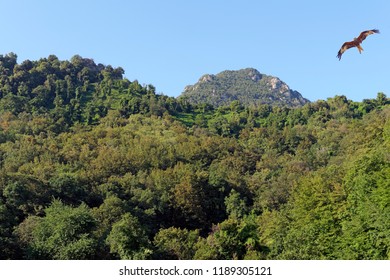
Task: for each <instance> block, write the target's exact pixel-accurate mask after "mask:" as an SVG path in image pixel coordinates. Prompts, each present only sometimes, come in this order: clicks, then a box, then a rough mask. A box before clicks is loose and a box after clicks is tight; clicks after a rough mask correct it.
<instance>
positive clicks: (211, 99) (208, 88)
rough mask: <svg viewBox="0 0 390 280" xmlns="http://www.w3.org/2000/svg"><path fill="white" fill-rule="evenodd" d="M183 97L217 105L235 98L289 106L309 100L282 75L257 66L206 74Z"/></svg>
mask: <svg viewBox="0 0 390 280" xmlns="http://www.w3.org/2000/svg"><path fill="white" fill-rule="evenodd" d="M179 98H186V100H188V101H189V102H190V103H193V104H201V103H209V104H212V105H213V106H216V107H218V106H222V105H229V104H230V103H231V102H232V101H234V100H238V101H240V102H241V103H242V104H244V105H251V104H254V105H259V104H270V105H277V106H287V107H299V106H302V105H304V104H306V103H307V102H309V100H307V99H305V98H303V97H302V95H301V94H300V93H299V92H298V91H294V90H291V89H290V88H289V86H288V85H287V84H286V83H284V82H283V81H282V80H280V79H279V78H277V77H273V76H268V75H265V74H261V73H260V72H259V71H258V70H256V69H253V68H246V69H241V70H237V71H231V70H226V71H223V72H221V73H218V74H216V75H210V74H206V75H203V76H202V77H200V79H199V80H198V82H197V83H196V84H194V85H189V86H186V87H185V88H184V91H183V93H182V94H181V95H180V97H179Z"/></svg>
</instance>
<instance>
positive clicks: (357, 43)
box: [337, 29, 379, 60]
mask: <svg viewBox="0 0 390 280" xmlns="http://www.w3.org/2000/svg"><path fill="white" fill-rule="evenodd" d="M374 33H379V30H378V29H372V30H367V31H363V32H362V33H360V35H359V37H357V38H354V39H353V41H351V42H345V43H344V44H343V45H342V46H341V49H340V50H339V52H338V54H337V57H338V58H339V60H340V59H341V56H342V55H343V53H344V52H345V51H346V50H348V49H349V48H353V47H357V48H358V50H359V53H362V50H363V48H362V47H361V46H360V44H361V43H362V42H363V40H364V39H366V38H367V36H368V35H371V34H374Z"/></svg>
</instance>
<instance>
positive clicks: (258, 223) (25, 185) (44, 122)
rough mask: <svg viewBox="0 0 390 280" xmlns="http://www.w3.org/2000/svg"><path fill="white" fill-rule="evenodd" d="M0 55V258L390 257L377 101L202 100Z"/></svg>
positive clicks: (96, 72) (97, 67)
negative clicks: (274, 102)
mask: <svg viewBox="0 0 390 280" xmlns="http://www.w3.org/2000/svg"><path fill="white" fill-rule="evenodd" d="M123 75H124V71H123V69H122V68H113V67H111V66H105V65H102V64H96V63H95V62H94V61H93V60H91V59H85V58H82V57H80V56H77V55H76V56H74V57H72V58H71V60H70V61H60V60H59V59H58V58H57V57H56V56H54V55H51V56H49V57H48V58H43V59H40V60H38V61H29V60H27V61H24V62H22V63H21V64H18V63H17V56H16V55H15V54H13V53H11V54H7V55H4V56H0V247H1V248H2V250H1V251H0V258H1V259H390V100H389V99H388V98H387V97H386V95H385V94H383V93H378V95H377V98H375V99H367V100H364V101H362V102H353V101H351V100H348V99H347V98H346V97H345V96H335V97H333V98H329V99H328V100H321V101H317V102H312V103H307V104H305V105H304V106H302V107H299V108H294V109H292V108H287V107H278V106H272V105H269V104H268V105H267V104H263V105H261V104H260V105H243V104H241V103H240V102H238V101H234V102H232V103H231V104H229V105H227V106H220V107H218V108H214V107H213V106H212V105H210V104H205V103H204V104H199V105H191V104H188V103H187V102H186V101H185V100H177V99H175V98H172V97H167V96H164V95H159V94H156V92H155V88H154V87H153V86H152V85H141V84H139V83H138V82H137V81H129V80H127V79H126V78H124V76H123Z"/></svg>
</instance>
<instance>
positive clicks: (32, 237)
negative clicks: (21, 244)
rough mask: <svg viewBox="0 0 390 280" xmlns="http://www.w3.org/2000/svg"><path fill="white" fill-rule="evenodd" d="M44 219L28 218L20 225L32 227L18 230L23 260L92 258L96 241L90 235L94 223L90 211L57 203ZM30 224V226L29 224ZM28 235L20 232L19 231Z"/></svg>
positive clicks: (83, 206)
mask: <svg viewBox="0 0 390 280" xmlns="http://www.w3.org/2000/svg"><path fill="white" fill-rule="evenodd" d="M45 214H46V215H45V216H44V217H35V216H30V217H28V218H27V220H26V221H25V222H24V224H26V223H28V224H30V225H32V226H29V227H20V228H19V231H18V232H19V236H20V238H21V240H25V241H26V240H27V241H28V244H27V252H26V255H27V258H29V259H57V260H71V259H74V260H81V259H91V258H93V256H94V254H95V250H96V244H97V242H96V240H95V239H94V237H93V235H92V232H93V230H94V228H95V226H96V221H95V219H94V218H93V216H92V213H91V210H90V209H89V208H88V207H87V206H86V205H85V204H82V205H80V206H79V207H77V208H73V207H71V206H67V205H65V204H63V203H62V202H61V201H59V200H54V201H53V203H52V204H51V205H50V206H49V207H48V208H46V209H45ZM32 221H34V222H33V223H31V222H32ZM23 228H24V229H26V228H27V229H30V230H31V231H27V232H26V231H23V230H22V229H23Z"/></svg>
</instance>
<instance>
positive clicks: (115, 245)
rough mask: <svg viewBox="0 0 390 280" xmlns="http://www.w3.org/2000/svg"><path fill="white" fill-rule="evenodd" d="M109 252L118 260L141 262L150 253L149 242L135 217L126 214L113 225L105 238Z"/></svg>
mask: <svg viewBox="0 0 390 280" xmlns="http://www.w3.org/2000/svg"><path fill="white" fill-rule="evenodd" d="M107 244H108V245H109V246H110V252H111V253H112V254H114V255H116V256H117V257H118V258H120V259H129V260H143V259H148V258H149V257H150V255H151V253H152V251H151V249H150V245H151V244H150V241H149V239H148V237H147V235H146V232H145V230H144V229H143V228H142V225H141V224H140V222H139V221H138V219H137V218H136V217H134V216H133V215H131V214H130V213H126V214H124V215H123V216H122V218H121V219H120V220H119V221H118V222H116V223H114V225H113V226H112V230H111V232H110V234H109V236H108V237H107Z"/></svg>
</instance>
